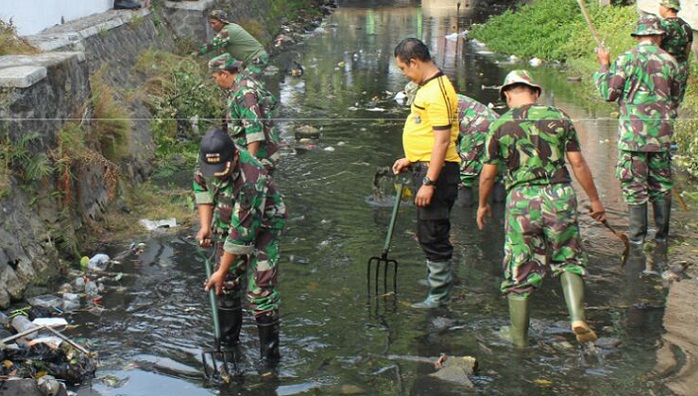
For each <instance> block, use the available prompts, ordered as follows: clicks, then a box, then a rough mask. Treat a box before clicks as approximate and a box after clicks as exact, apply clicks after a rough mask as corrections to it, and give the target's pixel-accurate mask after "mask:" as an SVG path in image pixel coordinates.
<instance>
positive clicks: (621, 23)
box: [469, 0, 698, 177]
mask: <svg viewBox="0 0 698 396" xmlns="http://www.w3.org/2000/svg"><path fill="white" fill-rule="evenodd" d="M586 7H587V10H588V11H589V14H590V17H591V19H592V21H593V23H594V26H595V28H596V31H597V32H598V35H599V37H600V39H602V40H603V41H604V43H605V44H606V45H607V46H608V47H609V48H610V49H611V59H615V57H617V56H618V55H620V54H621V53H623V52H624V51H627V50H628V49H631V48H633V47H634V46H635V45H636V41H635V39H634V38H633V37H631V36H630V33H631V32H632V31H633V30H634V29H635V26H636V24H637V19H638V11H637V8H636V6H635V5H630V6H610V7H600V6H598V4H596V2H587V3H586ZM469 36H470V37H471V38H474V39H477V40H479V41H482V42H484V43H485V44H486V45H487V47H488V48H489V49H491V50H492V51H495V52H498V53H503V54H511V55H517V56H519V57H522V58H531V57H537V58H540V59H544V60H547V61H557V62H561V63H563V64H564V65H565V66H566V68H567V69H568V71H569V72H570V73H572V74H575V75H583V76H585V77H586V78H584V79H583V83H582V84H580V85H579V86H578V92H579V96H580V97H583V98H584V99H587V100H591V101H598V102H601V99H600V97H599V95H598V93H597V91H596V88H595V86H594V85H593V81H592V79H591V76H592V75H593V73H594V71H596V70H597V69H598V62H597V60H596V54H595V53H594V49H595V48H596V41H595V40H594V38H593V36H592V34H591V32H590V29H589V27H588V26H587V24H586V21H585V20H584V17H583V15H582V13H581V11H580V9H579V5H578V3H577V2H576V1H575V0H533V1H532V2H531V3H529V4H525V5H522V6H520V7H518V8H516V9H515V10H509V11H506V12H505V13H503V14H501V15H498V16H493V17H492V18H490V19H489V20H488V21H487V22H486V23H485V24H483V25H477V26H474V27H473V29H472V30H471V32H470V33H469ZM697 73H698V68H697V67H696V62H695V54H694V56H692V57H691V77H690V78H689V83H688V88H687V92H686V97H685V98H684V102H683V104H682V106H681V109H680V111H679V115H680V118H679V120H677V123H676V128H675V130H674V141H675V142H676V143H677V145H678V151H677V154H678V155H677V161H676V164H677V165H678V166H679V167H680V168H682V169H685V170H686V171H687V172H688V173H689V174H690V175H692V176H694V177H698V137H697V136H696V133H695V131H696V130H697V129H698V120H696V119H695V118H698V89H697V87H698V78H696V75H697Z"/></svg>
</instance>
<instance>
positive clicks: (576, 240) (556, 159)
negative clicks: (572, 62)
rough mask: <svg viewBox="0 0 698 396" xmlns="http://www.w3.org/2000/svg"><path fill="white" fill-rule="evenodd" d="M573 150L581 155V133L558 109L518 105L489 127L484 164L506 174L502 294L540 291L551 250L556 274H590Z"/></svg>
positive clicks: (523, 294) (552, 265) (522, 293)
mask: <svg viewBox="0 0 698 396" xmlns="http://www.w3.org/2000/svg"><path fill="white" fill-rule="evenodd" d="M569 151H580V146H579V141H578V139H577V133H576V131H575V128H574V125H573V124H572V121H571V120H570V119H569V117H568V116H567V115H566V114H565V113H564V112H562V111H561V110H558V109H556V108H554V107H548V106H540V105H536V104H528V105H523V106H519V107H516V108H513V109H511V110H510V111H509V112H507V113H506V114H504V115H503V116H501V117H500V118H499V119H498V120H496V121H495V122H494V123H493V124H492V127H491V128H490V131H489V133H488V136H487V143H486V153H485V156H484V163H486V164H494V165H498V166H502V165H504V166H505V167H506V169H507V173H506V177H505V181H506V186H507V191H508V196H507V204H506V208H507V215H506V224H505V228H506V230H505V234H506V240H505V244H504V253H505V257H504V281H503V282H502V285H501V290H502V292H504V293H512V294H515V295H519V296H528V295H529V294H530V293H531V292H532V291H533V289H535V288H538V287H540V285H541V283H542V280H543V277H544V276H545V273H546V257H547V256H548V253H547V252H548V250H549V251H550V253H549V257H550V268H551V270H552V271H553V272H554V273H555V274H558V273H560V272H562V271H567V272H570V273H574V274H577V275H585V274H586V269H585V266H586V263H587V256H586V253H585V252H584V249H583V248H582V244H581V239H580V234H579V225H578V223H577V198H576V195H575V192H574V189H573V188H572V186H571V184H570V182H571V178H570V174H569V172H568V171H567V168H566V167H565V153H567V152H569Z"/></svg>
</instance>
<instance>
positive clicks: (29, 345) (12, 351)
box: [0, 243, 144, 396]
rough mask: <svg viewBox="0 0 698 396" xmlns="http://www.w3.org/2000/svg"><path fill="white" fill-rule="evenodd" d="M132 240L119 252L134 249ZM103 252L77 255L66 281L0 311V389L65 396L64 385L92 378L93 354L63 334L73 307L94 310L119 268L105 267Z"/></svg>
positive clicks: (27, 394)
mask: <svg viewBox="0 0 698 396" xmlns="http://www.w3.org/2000/svg"><path fill="white" fill-rule="evenodd" d="M143 245H144V244H137V245H136V244H135V243H134V244H133V245H132V246H131V248H130V249H129V250H128V251H126V252H124V253H123V255H124V256H125V255H127V254H132V253H138V252H139V251H140V250H141V249H142V248H143ZM114 263H118V257H117V258H115V259H111V258H110V257H109V256H108V255H106V254H101V253H100V254H96V255H94V256H93V257H91V258H89V257H83V258H82V260H81V261H80V266H81V268H80V269H79V270H73V271H71V273H70V275H69V276H70V278H69V279H72V281H71V282H67V283H65V284H63V285H61V286H60V288H59V290H58V292H57V293H56V294H55V295H54V294H45V295H39V296H34V297H31V298H27V300H26V301H27V303H28V305H27V306H25V307H21V308H17V309H13V310H10V311H7V312H0V394H2V395H3V396H5V395H8V396H12V395H22V396H34V395H36V396H43V395H56V396H58V395H68V394H70V393H69V392H68V391H67V390H66V389H67V387H69V386H75V385H79V384H81V383H84V382H85V381H89V380H91V379H93V378H94V376H95V372H96V369H97V355H96V354H95V353H93V352H91V351H90V350H88V349H87V348H86V347H85V346H83V345H81V344H80V343H78V342H76V341H74V340H72V339H70V338H69V337H67V336H66V335H64V334H63V331H64V330H66V329H67V328H68V327H69V326H70V324H69V323H68V320H66V318H70V315H71V314H72V313H73V312H77V311H89V312H97V313H100V312H101V311H102V310H103V308H102V306H101V304H102V293H103V292H104V290H105V283H108V282H118V281H119V280H120V279H121V278H122V277H123V276H124V275H123V274H122V273H118V272H117V273H113V272H108V271H107V270H108V269H109V266H110V265H111V264H114Z"/></svg>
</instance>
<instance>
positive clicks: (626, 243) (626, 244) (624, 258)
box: [586, 206, 630, 268]
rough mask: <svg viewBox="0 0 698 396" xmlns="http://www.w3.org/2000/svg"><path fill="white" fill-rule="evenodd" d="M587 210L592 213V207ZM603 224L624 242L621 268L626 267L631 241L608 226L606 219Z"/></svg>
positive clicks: (587, 207)
mask: <svg viewBox="0 0 698 396" xmlns="http://www.w3.org/2000/svg"><path fill="white" fill-rule="evenodd" d="M586 209H587V210H588V211H589V212H591V206H586ZM601 224H603V225H604V226H605V227H606V228H608V229H609V230H610V231H611V232H612V233H613V235H615V236H617V237H618V238H619V239H620V240H621V241H623V254H622V255H621V263H620V267H621V268H623V267H625V263H626V262H627V261H628V254H629V253H630V239H628V236H627V235H625V234H624V233H622V232H619V231H616V229H615V228H613V227H612V226H611V225H610V224H608V221H607V220H606V219H603V221H602V222H601Z"/></svg>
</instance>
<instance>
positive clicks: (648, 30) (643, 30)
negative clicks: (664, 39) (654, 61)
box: [630, 15, 664, 37]
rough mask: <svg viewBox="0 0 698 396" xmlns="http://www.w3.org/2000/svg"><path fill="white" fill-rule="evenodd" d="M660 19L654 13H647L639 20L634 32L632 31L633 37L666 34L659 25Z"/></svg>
mask: <svg viewBox="0 0 698 396" xmlns="http://www.w3.org/2000/svg"><path fill="white" fill-rule="evenodd" d="M659 23H660V21H659V18H657V17H656V16H654V15H645V16H643V17H641V18H640V19H639V20H638V21H637V28H636V29H635V31H634V32H632V33H630V35H631V36H633V37H638V36H661V35H663V34H664V30H662V28H661V26H660V25H659Z"/></svg>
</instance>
